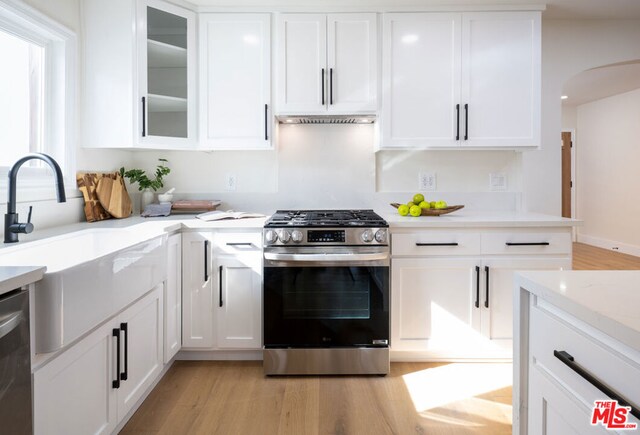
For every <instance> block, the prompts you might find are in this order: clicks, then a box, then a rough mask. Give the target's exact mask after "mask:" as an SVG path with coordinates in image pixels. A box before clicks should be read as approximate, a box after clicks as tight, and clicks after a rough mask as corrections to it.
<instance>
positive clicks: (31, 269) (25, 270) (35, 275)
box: [0, 266, 47, 295]
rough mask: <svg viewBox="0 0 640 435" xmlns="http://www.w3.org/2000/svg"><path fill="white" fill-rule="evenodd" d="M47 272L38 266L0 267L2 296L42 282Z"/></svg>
mask: <svg viewBox="0 0 640 435" xmlns="http://www.w3.org/2000/svg"><path fill="white" fill-rule="evenodd" d="M46 270H47V268H46V267H36V266H26V267H16V266H0V295H3V294H5V293H7V292H10V291H12V290H15V289H19V288H20V287H22V286H24V285H28V284H31V283H34V282H36V281H40V280H41V279H42V276H43V275H44V272H45V271H46Z"/></svg>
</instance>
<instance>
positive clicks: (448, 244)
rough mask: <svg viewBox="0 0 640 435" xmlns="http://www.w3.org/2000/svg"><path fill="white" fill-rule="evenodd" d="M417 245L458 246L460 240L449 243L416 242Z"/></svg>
mask: <svg viewBox="0 0 640 435" xmlns="http://www.w3.org/2000/svg"><path fill="white" fill-rule="evenodd" d="M416 246H458V242H449V243H416Z"/></svg>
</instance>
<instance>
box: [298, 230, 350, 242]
mask: <svg viewBox="0 0 640 435" xmlns="http://www.w3.org/2000/svg"><path fill="white" fill-rule="evenodd" d="M307 241H308V242H311V243H320V242H322V243H344V241H345V231H344V230H308V231H307Z"/></svg>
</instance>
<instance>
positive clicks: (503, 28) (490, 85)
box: [462, 12, 541, 147]
mask: <svg viewBox="0 0 640 435" xmlns="http://www.w3.org/2000/svg"><path fill="white" fill-rule="evenodd" d="M463 41H464V42H463V47H464V48H463V54H462V59H463V67H462V71H463V77H462V100H463V102H464V103H466V104H468V111H467V116H468V119H467V120H466V125H468V140H467V141H466V142H465V143H464V145H465V146H486V147H497V146H505V147H517V146H537V145H538V144H539V141H540V139H539V135H540V86H541V84H540V21H539V15H537V14H530V13H517V12H500V13H498V12H492V13H478V14H471V13H469V14H463Z"/></svg>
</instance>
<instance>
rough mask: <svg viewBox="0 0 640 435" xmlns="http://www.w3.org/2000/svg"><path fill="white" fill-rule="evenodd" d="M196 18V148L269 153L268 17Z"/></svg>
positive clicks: (218, 16) (269, 54)
mask: <svg viewBox="0 0 640 435" xmlns="http://www.w3.org/2000/svg"><path fill="white" fill-rule="evenodd" d="M199 18H200V27H199V37H200V147H202V148H207V149H269V148H271V137H272V121H271V120H272V119H273V116H272V115H273V112H272V107H271V16H270V15H269V14H201V15H200V17H199Z"/></svg>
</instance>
